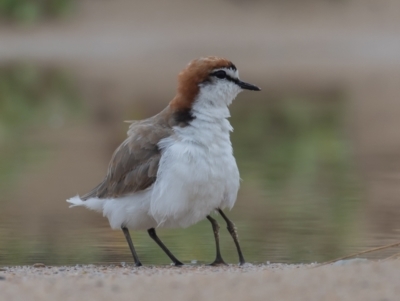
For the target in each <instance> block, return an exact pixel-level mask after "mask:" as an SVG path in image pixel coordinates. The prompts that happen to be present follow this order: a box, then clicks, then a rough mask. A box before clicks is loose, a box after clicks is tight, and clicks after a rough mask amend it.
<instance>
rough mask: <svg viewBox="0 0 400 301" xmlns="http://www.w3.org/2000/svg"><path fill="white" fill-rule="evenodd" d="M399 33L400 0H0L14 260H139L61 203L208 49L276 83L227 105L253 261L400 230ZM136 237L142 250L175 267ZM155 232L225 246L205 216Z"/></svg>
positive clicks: (310, 257)
mask: <svg viewBox="0 0 400 301" xmlns="http://www.w3.org/2000/svg"><path fill="white" fill-rule="evenodd" d="M399 34H400V2H399V1H398V0H301V1H294V0H284V1H274V0H269V1H267V0H264V1H262V0H252V1H241V0H213V1H211V0H205V1H183V0H173V1H172V0H171V1H167V2H162V1H155V0H149V1H132V0H130V1H128V0H125V1H124V0H114V1H104V0H103V1H100V0H79V1H78V0H0V265H12V264H32V263H35V262H44V263H45V264H78V263H79V264H81V263H111V262H132V259H131V255H130V251H129V249H128V246H127V245H126V242H125V239H124V237H123V234H122V232H121V231H112V230H111V229H110V228H109V225H108V221H107V220H106V219H104V218H103V217H102V216H101V215H99V214H97V213H94V212H90V211H88V210H86V209H84V208H74V209H68V205H67V203H66V202H65V200H66V199H67V198H69V197H71V196H74V195H76V194H78V193H79V194H83V193H85V192H87V191H89V190H90V189H91V188H93V187H94V186H95V185H96V184H97V183H98V182H99V181H100V180H101V179H102V178H103V176H104V175H105V171H106V169H107V165H108V161H109V159H110V156H111V154H112V152H113V151H114V149H115V148H116V147H117V146H118V145H119V143H121V142H122V141H123V140H124V138H125V136H126V131H127V127H128V125H127V124H124V123H123V121H124V120H131V119H142V118H147V117H150V116H151V115H153V114H155V113H157V112H158V111H160V110H161V109H162V108H164V107H165V106H166V105H167V104H168V102H169V101H170V100H171V99H172V98H173V96H174V93H175V88H176V77H177V74H178V72H179V71H180V70H181V69H183V68H184V67H185V65H186V64H187V63H188V62H189V61H190V60H191V59H194V58H197V57H201V56H208V55H217V56H223V57H226V58H229V59H230V60H232V61H233V62H234V63H235V64H236V66H237V67H238V68H239V70H240V75H241V78H242V79H243V80H245V81H248V82H251V83H254V84H256V85H258V86H260V87H261V88H262V92H260V93H246V92H244V93H242V94H240V95H239V97H238V98H237V99H236V100H235V102H234V104H233V105H232V106H231V114H232V118H231V123H232V125H233V127H234V128H235V131H234V133H233V134H232V143H233V146H234V152H235V156H236V158H237V161H238V165H239V169H240V171H241V177H242V179H243V181H242V185H241V190H240V192H239V197H238V201H237V203H236V206H235V207H234V209H233V210H232V212H230V213H228V215H229V216H230V217H231V218H232V220H233V221H235V223H236V225H237V227H238V229H239V236H240V240H241V244H242V248H243V251H244V254H245V257H246V259H247V260H248V261H250V262H267V261H270V262H288V263H294V262H315V261H323V260H327V259H332V258H334V257H337V256H341V255H347V254H349V253H351V252H354V251H360V250H363V249H366V248H369V247H374V246H380V245H384V244H386V243H390V242H394V241H396V240H399V234H400V233H399V231H400V200H399V197H400V185H399V184H400V133H399V129H400V101H399V97H400V36H399ZM218 220H219V221H220V224H221V239H222V251H223V255H224V257H225V259H226V260H227V261H228V262H231V263H236V262H237V261H238V260H237V255H236V251H235V249H234V245H233V242H232V240H231V238H230V236H229V234H228V232H227V231H226V229H225V224H224V223H223V221H221V219H220V218H219V217H218ZM131 235H132V239H133V241H134V243H135V246H136V248H137V251H138V253H139V255H140V257H141V259H142V261H143V262H144V263H145V264H168V263H169V259H168V258H167V257H166V256H165V255H164V254H163V253H162V251H161V250H160V249H159V248H158V247H157V246H156V244H155V243H154V242H153V241H152V240H151V239H150V238H149V237H148V236H147V233H145V232H134V231H132V232H131ZM159 235H160V237H161V238H162V240H163V241H164V242H165V244H166V245H167V246H168V247H169V248H170V249H171V251H172V252H173V253H174V254H175V255H176V256H177V257H178V258H179V259H180V260H182V261H184V262H186V263H190V262H192V261H193V262H198V263H201V262H211V261H212V260H213V259H214V250H215V249H214V239H213V234H212V230H211V226H210V224H209V222H208V221H204V222H201V223H199V224H197V225H195V226H192V227H190V228H188V229H178V230H160V231H159ZM390 252H392V253H394V252H396V250H391V251H390ZM397 252H398V250H397ZM388 255H390V254H382V253H380V254H375V255H374V256H377V257H380V258H382V257H385V256H388Z"/></svg>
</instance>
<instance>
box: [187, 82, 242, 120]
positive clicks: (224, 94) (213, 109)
mask: <svg viewBox="0 0 400 301" xmlns="http://www.w3.org/2000/svg"><path fill="white" fill-rule="evenodd" d="M240 92H241V89H240V87H238V86H237V85H235V84H233V83H230V82H226V83H223V84H222V83H219V84H217V85H203V86H200V91H199V94H198V96H197V97H196V100H195V101H194V102H193V105H192V114H193V115H194V116H195V117H196V118H200V119H203V118H204V119H206V120H210V119H213V120H215V119H226V118H229V117H230V116H231V115H230V113H229V109H228V106H229V105H230V104H231V103H232V101H233V100H234V99H235V97H236V96H237V95H238V94H239V93H240Z"/></svg>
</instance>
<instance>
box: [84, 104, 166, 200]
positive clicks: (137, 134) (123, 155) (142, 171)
mask: <svg viewBox="0 0 400 301" xmlns="http://www.w3.org/2000/svg"><path fill="white" fill-rule="evenodd" d="M163 113H165V112H164V111H163V112H161V113H160V114H159V115H156V116H154V117H152V118H150V119H146V120H143V121H138V122H134V123H133V124H132V125H131V126H130V128H129V131H128V138H127V139H126V140H125V141H124V142H123V143H122V144H121V145H120V146H119V147H118V148H117V149H116V151H115V152H114V154H113V156H112V158H111V162H110V164H109V166H108V171H107V175H106V177H105V179H104V180H103V182H101V183H100V184H99V185H98V186H97V187H95V188H94V189H93V190H92V191H91V192H89V193H87V194H85V195H84V196H83V197H81V199H82V200H87V199H89V198H91V197H98V198H101V199H104V198H115V197H121V196H124V195H127V194H129V193H133V192H137V191H140V190H144V189H146V188H147V187H149V186H150V185H152V184H153V183H154V182H155V180H156V177H157V171H158V165H159V162H160V158H161V153H160V150H159V148H158V145H157V143H158V142H159V141H160V140H161V139H163V138H165V137H168V136H170V135H171V133H172V130H171V127H170V126H168V123H167V122H165V114H163Z"/></svg>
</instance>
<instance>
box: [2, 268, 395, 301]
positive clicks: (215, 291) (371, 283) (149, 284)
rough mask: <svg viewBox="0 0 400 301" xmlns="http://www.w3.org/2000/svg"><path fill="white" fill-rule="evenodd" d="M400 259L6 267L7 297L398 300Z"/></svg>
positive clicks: (66, 298)
mask: <svg viewBox="0 0 400 301" xmlns="http://www.w3.org/2000/svg"><path fill="white" fill-rule="evenodd" d="M399 271H400V261H398V260H392V261H382V262H371V261H366V260H364V261H350V262H347V264H343V265H329V266H322V267H315V265H284V264H266V265H250V264H247V265H245V266H244V267H238V266H226V267H208V266H183V267H179V268H178V267H172V266H171V267H170V266H163V267H151V266H150V267H140V268H135V267H132V266H94V265H89V266H79V265H78V266H75V267H46V266H44V267H43V266H41V267H36V268H35V267H33V266H22V267H5V268H2V269H0V300H10V301H11V300H44V301H46V300H97V301H101V300H131V301H132V300H177V301H178V300H230V301H234V300H285V301H286V300H307V301H310V300H328V301H329V300H352V301H354V300H363V301H367V300H398V298H399V296H400V285H399V281H398V280H399Z"/></svg>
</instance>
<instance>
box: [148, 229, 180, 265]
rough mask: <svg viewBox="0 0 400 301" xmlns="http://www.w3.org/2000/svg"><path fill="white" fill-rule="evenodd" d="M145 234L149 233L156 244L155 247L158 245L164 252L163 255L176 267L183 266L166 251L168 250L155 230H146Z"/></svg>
mask: <svg viewBox="0 0 400 301" xmlns="http://www.w3.org/2000/svg"><path fill="white" fill-rule="evenodd" d="M147 232H148V233H149V235H150V237H151V238H152V239H153V240H154V241H155V242H156V243H157V245H159V246H160V248H161V249H162V250H163V251H164V252H165V254H167V255H168V257H169V258H170V259H171V260H172V262H173V263H174V264H175V265H176V266H181V265H183V263H182V262H180V261H179V260H178V259H176V257H175V256H174V255H173V254H172V253H171V252H170V251H169V250H168V248H167V247H166V246H165V245H164V244H163V242H162V241H161V239H159V238H158V236H157V234H156V230H155V229H154V228H151V229H149V230H147Z"/></svg>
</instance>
